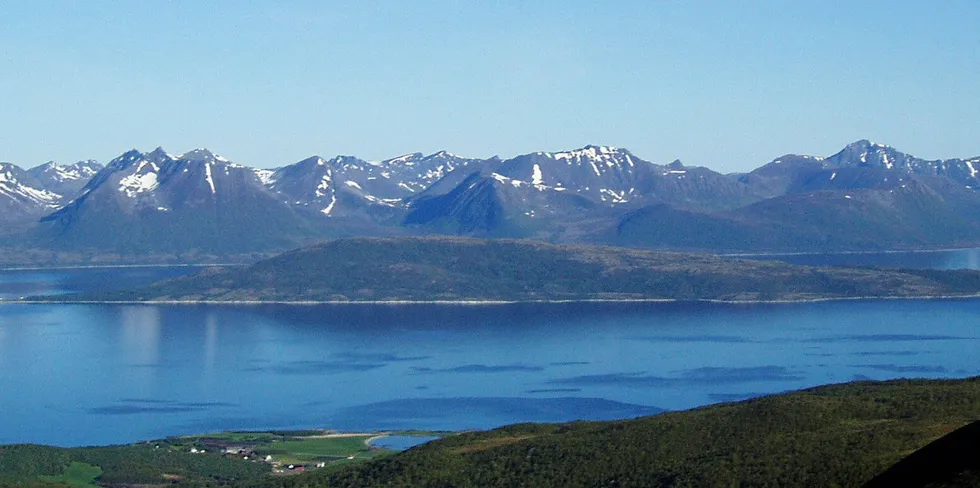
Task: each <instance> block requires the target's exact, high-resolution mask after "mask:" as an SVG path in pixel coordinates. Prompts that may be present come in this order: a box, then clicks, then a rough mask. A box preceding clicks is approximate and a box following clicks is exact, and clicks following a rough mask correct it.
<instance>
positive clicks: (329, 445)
mask: <svg viewBox="0 0 980 488" xmlns="http://www.w3.org/2000/svg"><path fill="white" fill-rule="evenodd" d="M372 437H374V435H370V434H368V435H356V436H345V437H308V438H297V439H295V440H288V441H284V442H275V443H270V444H263V445H261V446H259V447H257V451H256V452H258V453H260V454H268V455H271V456H272V457H273V458H276V459H279V460H280V462H281V463H283V464H310V463H318V462H335V461H342V460H347V461H351V460H365V459H372V458H375V457H378V456H379V455H384V454H385V451H382V450H379V449H372V448H371V447H370V446H368V444H367V441H368V439H370V438H372Z"/></svg>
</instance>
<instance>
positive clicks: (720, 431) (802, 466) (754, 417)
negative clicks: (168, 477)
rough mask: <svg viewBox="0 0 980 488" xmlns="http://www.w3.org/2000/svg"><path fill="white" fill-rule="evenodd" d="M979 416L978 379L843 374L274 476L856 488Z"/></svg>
mask: <svg viewBox="0 0 980 488" xmlns="http://www.w3.org/2000/svg"><path fill="white" fill-rule="evenodd" d="M978 416H980V378H972V379H967V380H955V381H952V380H941V381H936V380H932V381H928V380H916V381H911V380H898V381H889V382H882V383H851V384H844V385H834V386H827V387H820V388H814V389H810V390H804V391H799V392H794V393H789V394H784V395H776V396H772V397H766V398H760V399H755V400H749V401H745V402H741V403H734V404H724V405H716V406H710V407H705V408H701V409H696V410H691V411H687V412H677V413H669V414H663V415H657V416H654V417H647V418H641V419H636V420H629V421H620V422H600V423H592V422H589V423H585V422H583V423H571V424H561V425H531V424H528V425H514V426H509V427H504V428H501V429H496V430H493V431H489V432H478V433H471V434H464V435H460V436H455V437H449V438H446V439H443V440H440V441H435V442H432V443H429V444H426V445H424V446H420V447H417V448H414V449H411V450H409V451H406V452H404V453H402V454H399V455H396V456H392V457H389V458H385V459H380V460H377V461H373V462H370V463H366V464H362V465H357V466H352V467H350V468H347V469H345V470H342V471H339V472H332V473H327V472H321V473H312V474H310V475H306V476H298V477H292V478H285V479H273V480H268V481H267V482H266V483H265V484H264V485H263V486H275V487H317V486H330V487H355V486H356V487H365V486H430V487H435V486H439V487H444V486H454V487H487V486H535V487H551V486H554V487H575V486H618V487H627V486H636V487H641V486H642V487H658V486H663V487H673V486H678V487H682V486H685V487H686V486H719V487H728V486H756V487H783V486H794V487H809V486H812V487H828V486H840V487H857V486H861V485H862V484H864V483H866V482H867V481H869V480H871V479H872V478H874V477H875V475H876V474H878V473H881V472H882V471H884V470H885V469H887V468H888V467H889V466H891V465H892V464H894V463H895V462H897V461H899V460H900V459H902V458H903V457H905V456H907V455H908V454H909V453H911V452H912V451H914V450H916V449H919V448H921V447H923V446H925V445H927V444H929V443H930V442H932V441H933V440H935V439H937V438H939V437H941V436H943V435H944V434H947V433H949V432H951V431H953V430H955V429H958V428H960V427H962V426H964V425H966V424H968V423H970V422H972V421H974V420H976V419H977V417H978Z"/></svg>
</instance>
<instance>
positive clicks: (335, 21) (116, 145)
mask: <svg viewBox="0 0 980 488" xmlns="http://www.w3.org/2000/svg"><path fill="white" fill-rule="evenodd" d="M862 138H867V139H871V140H875V141H878V142H883V143H887V144H890V145H893V146H895V147H897V148H898V149H900V150H904V151H906V152H909V153H912V154H915V155H917V156H920V157H926V158H945V157H966V156H978V155H980V2H978V1H976V0H964V1H955V0H943V1H935V0H929V1H921V2H919V1H894V0H888V1H868V2H854V1H840V2H838V1H827V0H820V1H817V0H814V1H802V0H789V1H786V0H776V1H752V2H748V1H745V2H743V1H740V0H727V1H718V2H713V1H685V2H681V1H652V0H641V1H635V2H626V1H615V0H612V1H602V2H598V1H597V2H585V1H574V0H573V1H567V0H559V1H545V0H535V1H516V0H515V1H500V2H490V1H455V2H454V1H422V0H420V1H402V0H398V1H391V2H366V1H351V2H326V1H311V2H299V1H296V2H268V1H254V2H246V1H227V2H222V1H207V2H201V1H188V2H164V1H143V2H140V1H136V0H134V1H125V2H108V1H106V2H101V1H92V2H89V1H62V2H33V1H32V2H27V1H11V2H7V1H3V0H0V161H10V162H13V163H16V164H20V165H21V166H24V167H30V166H35V165H37V164H40V163H43V162H44V161H47V160H51V159H53V160H57V161H60V162H72V161H75V160H78V159H88V158H95V159H99V160H102V161H108V160H110V159H112V158H113V157H115V156H118V155H119V154H120V153H122V152H124V151H126V150H128V149H130V148H137V149H140V150H144V151H149V150H152V149H153V148H154V147H156V146H159V145H162V146H164V147H165V148H166V149H167V150H169V151H170V152H174V153H179V152H184V151H187V150H190V149H193V148H195V147H202V146H204V147H208V148H210V149H212V150H213V151H215V152H217V153H220V154H222V155H224V156H227V157H229V158H230V159H232V160H234V161H237V162H239V163H242V164H247V165H251V166H259V167H273V166H280V165H284V164H289V163H292V162H295V161H298V160H300V159H302V158H304V157H306V156H309V155H311V154H319V155H322V156H324V157H330V156H333V155H336V154H352V155H357V156H360V157H363V158H366V159H383V158H387V157H392V156H396V155H399V154H402V153H406V152H415V151H421V152H425V153H430V152H435V151H438V150H441V149H446V150H449V151H451V152H454V153H457V154H461V155H466V156H473V157H489V156H492V155H495V154H497V155H500V156H502V157H511V156H514V155H517V154H521V153H526V152H532V151H538V150H547V151H551V150H560V149H571V148H576V147H581V146H584V145H586V144H606V145H614V146H619V147H626V148H629V149H630V150H632V151H633V153H634V154H636V155H638V156H640V157H642V158H644V159H647V160H651V161H654V162H660V163H667V162H670V161H671V160H673V159H675V158H680V159H681V160H683V161H684V162H685V163H687V164H696V165H701V166H708V167H710V168H713V169H716V170H719V171H723V172H729V171H741V170H748V169H751V168H753V167H756V166H759V165H761V164H763V163H766V162H768V161H770V160H772V159H773V158H775V157H777V156H779V155H781V154H784V153H788V152H795V153H804V154H817V155H829V154H831V153H834V152H836V151H837V150H838V149H840V148H841V147H843V146H844V145H845V144H847V143H849V142H852V141H854V140H857V139H862Z"/></svg>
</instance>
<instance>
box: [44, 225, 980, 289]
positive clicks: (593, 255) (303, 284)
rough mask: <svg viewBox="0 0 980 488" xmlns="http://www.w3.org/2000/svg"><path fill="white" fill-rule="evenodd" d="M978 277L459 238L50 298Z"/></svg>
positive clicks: (368, 244) (309, 252)
mask: <svg viewBox="0 0 980 488" xmlns="http://www.w3.org/2000/svg"><path fill="white" fill-rule="evenodd" d="M978 292H980V272H978V271H922V270H881V269H854V268H813V267H805V266H795V265H789V264H784V263H776V262H759V261H751V260H738V259H727V258H721V257H718V256H713V255H704V254H682V253H669V252H652V251H642V250H634V249H623V248H611V247H596V246H578V245H576V246H571V245H569V246H557V245H550V244H542V243H534V242H527V241H512V240H478V239H467V238H454V237H442V238H438V237H428V238H409V237H400V238H351V239H340V240H335V241H331V242H327V243H325V244H320V245H316V246H312V247H307V248H303V249H299V250H295V251H290V252H287V253H284V254H281V255H279V256H277V257H274V258H271V259H267V260H263V261H260V262H258V263H256V264H254V265H252V266H250V267H246V268H221V269H208V270H205V271H203V272H201V273H199V274H197V275H194V276H189V277H182V278H178V279H175V280H171V281H167V282H162V283H158V284H155V285H152V286H150V287H147V288H142V289H138V290H132V291H126V292H109V293H101V294H90V295H85V296H63V297H57V298H48V299H49V300H58V301H63V300H67V301H73V300H106V301H131V300H180V301H199V300H214V301H432V300H454V301H459V300H513V301H533V300H592V299H610V300H629V299H676V300H806V299H820V298H847V297H919V296H968V295H975V294H977V293H978Z"/></svg>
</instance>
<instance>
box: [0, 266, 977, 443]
mask: <svg viewBox="0 0 980 488" xmlns="http://www.w3.org/2000/svg"><path fill="white" fill-rule="evenodd" d="M0 276H6V277H7V279H8V280H17V279H19V278H17V277H13V278H11V275H10V274H6V275H2V274H0ZM41 281H43V280H41ZM83 281H84V280H83ZM20 282H24V281H23V280H21V281H20ZM31 286H32V287H35V288H36V286H35V285H31ZM59 286H60V287H61V288H64V287H63V286H61V285H59ZM8 291H10V292H14V293H20V290H16V289H10V290H8ZM978 310H980V300H973V299H971V300H900V301H898V300H893V301H888V300H879V301H840V302H822V303H801V304H759V305H726V304H705V303H644V304H636V303H621V304H529V305H485V306H462V305H460V306H445V305H443V306H436V305H411V306H407V305H400V306H396V305H370V306H369V305H318V306H300V305H262V306H244V305H221V306H218V305H54V304H52V305H31V304H10V303H8V304H3V305H0V392H2V393H0V419H2V422H0V444H2V443H15V442H38V443H48V444H57V445H83V444H104V443H121V442H133V441H138V440H148V439H154V438H160V437H164V436H168V435H175V434H189V433H201V432H210V431H219V430H229V429H271V428H308V427H322V428H335V429H342V430H379V429H453V430H456V429H469V428H489V427H493V426H498V425H503V424H507V423H514V422H522V421H562V420H573V419H611V418H629V417H635V416H640V415H646V414H650V413H655V412H657V411H659V409H660V408H664V409H682V408H690V407H694V406H698V405H704V404H708V403H715V402H720V401H729V400H739V399H743V398H749V397H752V396H757V395H762V394H766V393H773V392H780V391H786V390H792V389H798V388H804V387H808V386H814V385H819V384H825V383H832V382H843V381H850V380H853V379H864V378H872V379H886V378H895V377H931V378H934V377H964V376H971V375H977V374H980V362H977V361H976V358H975V354H976V351H977V350H978V348H980V312H978Z"/></svg>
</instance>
